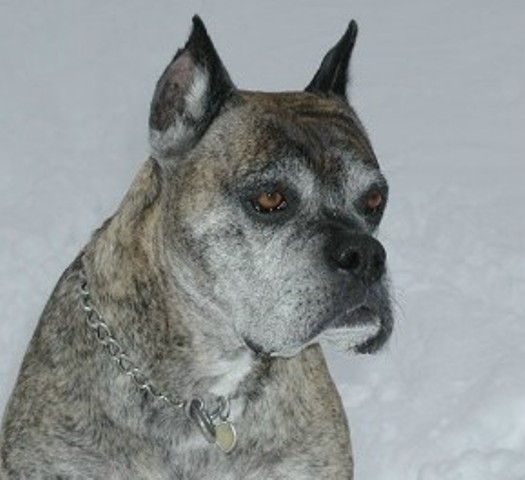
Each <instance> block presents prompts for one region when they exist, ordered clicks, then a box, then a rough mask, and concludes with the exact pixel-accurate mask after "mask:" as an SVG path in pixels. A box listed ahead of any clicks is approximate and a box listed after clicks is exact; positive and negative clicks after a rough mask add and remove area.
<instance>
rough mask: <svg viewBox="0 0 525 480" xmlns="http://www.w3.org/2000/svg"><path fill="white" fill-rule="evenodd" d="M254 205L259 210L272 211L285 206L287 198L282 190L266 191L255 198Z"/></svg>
mask: <svg viewBox="0 0 525 480" xmlns="http://www.w3.org/2000/svg"><path fill="white" fill-rule="evenodd" d="M254 207H255V209H256V210H257V211H259V212H263V213H271V212H274V211H276V210H282V209H283V208H285V207H286V200H285V198H284V195H283V194H281V193H280V192H265V193H262V194H261V195H259V196H258V197H257V198H256V199H255V200H254Z"/></svg>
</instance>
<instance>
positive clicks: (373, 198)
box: [366, 190, 384, 212]
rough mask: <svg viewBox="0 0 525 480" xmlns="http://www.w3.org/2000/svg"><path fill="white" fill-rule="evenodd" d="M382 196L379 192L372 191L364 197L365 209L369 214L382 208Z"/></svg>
mask: <svg viewBox="0 0 525 480" xmlns="http://www.w3.org/2000/svg"><path fill="white" fill-rule="evenodd" d="M383 201H384V200H383V195H382V193H381V192H380V191H379V190H373V191H371V192H370V193H369V194H368V195H367V196H366V208H367V210H368V211H370V212H375V211H376V210H379V208H381V207H382V206H383Z"/></svg>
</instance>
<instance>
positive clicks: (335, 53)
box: [305, 20, 357, 101]
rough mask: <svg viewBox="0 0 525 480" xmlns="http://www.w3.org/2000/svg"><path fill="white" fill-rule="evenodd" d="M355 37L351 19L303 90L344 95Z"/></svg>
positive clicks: (355, 24) (354, 26) (355, 30)
mask: <svg viewBox="0 0 525 480" xmlns="http://www.w3.org/2000/svg"><path fill="white" fill-rule="evenodd" d="M356 37H357V23H356V21H355V20H352V21H351V22H350V24H349V25H348V28H347V29H346V32H345V34H344V35H343V36H342V37H341V40H339V42H337V43H336V44H335V46H334V47H333V48H332V49H331V50H330V51H329V52H328V53H327V54H326V55H325V57H324V58H323V61H322V62H321V66H320V67H319V70H317V73H316V74H315V76H314V78H313V80H312V81H311V82H310V84H309V85H308V86H307V87H306V89H305V91H306V92H310V93H317V94H322V95H336V96H338V97H341V98H343V99H344V100H345V101H346V100H347V97H346V84H347V83H348V65H349V63H350V57H351V56H352V50H353V49H354V45H355V40H356Z"/></svg>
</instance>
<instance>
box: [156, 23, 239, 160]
mask: <svg viewBox="0 0 525 480" xmlns="http://www.w3.org/2000/svg"><path fill="white" fill-rule="evenodd" d="M234 90H235V86H234V85H233V82H232V81H231V80H230V76H229V75H228V72H227V71H226V69H225V68H224V65H223V64H222V61H221V59H220V57H219V55H218V54H217V51H216V50H215V47H214V46H213V43H212V41H211V39H210V37H209V35H208V33H207V31H206V28H205V26H204V24H203V22H202V20H201V19H200V18H199V17H198V16H195V17H194V18H193V29H192V31H191V34H190V36H189V38H188V41H187V42H186V45H185V46H184V48H183V49H181V50H179V51H178V52H177V53H176V55H175V57H174V58H173V60H172V61H171V62H170V64H169V65H168V66H167V67H166V69H165V70H164V73H163V74H162V75H161V77H160V78H159V80H158V82H157V86H156V88H155V92H154V94H153V99H152V102H151V109H150V118H149V128H150V144H151V147H152V156H154V157H156V158H169V157H172V156H175V155H177V154H178V153H180V152H182V151H184V150H187V149H188V148H191V147H192V146H193V145H194V144H195V143H196V142H198V140H199V139H200V138H201V136H202V135H203V134H204V132H205V131H206V129H207V128H208V126H209V125H210V123H211V122H212V121H213V119H214V118H215V117H216V116H217V114H218V113H219V110H220V108H221V107H222V105H223V104H224V102H225V101H226V99H227V98H228V96H229V95H231V93H232V92H233V91H234Z"/></svg>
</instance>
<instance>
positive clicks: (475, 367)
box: [0, 0, 525, 480]
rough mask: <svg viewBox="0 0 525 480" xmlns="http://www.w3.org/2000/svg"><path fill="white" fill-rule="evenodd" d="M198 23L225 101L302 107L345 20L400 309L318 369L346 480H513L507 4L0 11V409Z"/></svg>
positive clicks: (517, 193) (515, 364)
mask: <svg viewBox="0 0 525 480" xmlns="http://www.w3.org/2000/svg"><path fill="white" fill-rule="evenodd" d="M196 12H198V13H200V14H201V15H202V17H203V19H204V20H205V22H206V24H207V27H208V30H209V31H210V33H211V36H212V38H213V40H214V42H215V44H216V46H217V48H218V50H219V53H220V54H221V56H222V58H223V60H224V63H225V64H226V66H227V68H228V69H229V71H230V73H231V75H232V78H233V79H234V81H235V82H236V83H237V85H238V86H241V87H243V88H249V89H262V90H291V89H302V88H303V87H304V86H305V85H306V84H307V83H308V81H309V80H310V78H311V76H312V75H313V73H314V72H315V70H316V68H317V66H318V64H319V62H320V60H321V58H322V56H323V55H324V53H325V52H326V51H327V49H328V48H329V47H330V46H331V45H332V44H333V43H334V42H335V41H336V40H337V39H338V38H339V37H340V35H341V34H342V33H343V31H344V29H345V28H346V25H347V22H348V21H349V20H350V18H352V17H355V18H356V19H357V20H358V22H359V25H360V34H359V37H358V44H357V47H356V50H355V52H354V57H353V63H352V79H353V80H352V88H351V98H352V102H353V104H354V105H355V106H356V108H357V110H358V112H360V113H361V117H362V119H363V121H364V123H365V125H366V126H367V128H368V130H369V133H370V136H371V138H372V141H373V143H374V146H375V149H376V152H377V154H378V157H379V159H380V162H381V164H382V167H383V170H384V171H385V172H386V174H387V176H388V178H389V180H390V184H391V196H390V205H389V208H388V211H387V214H386V216H385V219H384V224H383V227H382V229H381V235H380V236H381V239H382V240H383V242H384V243H385V245H386V246H387V249H388V253H389V261H390V270H391V274H392V278H393V281H394V286H395V293H396V305H397V325H396V331H395V334H394V336H393V339H392V341H391V343H390V344H389V346H388V348H387V349H386V350H385V351H384V352H383V353H381V354H380V355H378V356H375V357H371V356H364V357H352V358H347V357H343V356H340V355H339V354H334V353H333V352H329V357H330V363H331V366H332V371H333V374H334V376H335V378H336V381H337V384H338V386H339V389H340V392H341V394H342V396H343V400H344V403H345V406H346V409H347V413H348V416H349V418H350V421H351V425H352V430H353V441H354V450H355V459H356V478H357V480H525V255H524V254H525V213H524V210H525V186H524V184H525V155H524V154H525V100H524V99H525V94H524V88H525V2H522V1H520V0H515V1H511V0H505V1H480V0H478V1H473V0H471V1H457V0H440V1H433V2H431V1H418V2H416V1H407V0H402V1H400V0H398V1H395V2H386V1H383V2H379V1H367V2H364V1H357V0H356V1H349V0H338V1H334V0H331V1H323V2H320V1H314V0H303V1H299V0H297V1H283V0H280V1H278V0H265V1H259V2H255V1H244V0H231V1H220V2H219V1H212V0H201V1H195V2H190V1H184V2H182V1H176V0H170V1H168V0H162V1H159V0H157V1H155V2H146V1H144V0H118V1H117V0H112V1H110V2H93V1H89V0H53V1H48V2H43V1H41V0H23V1H18V0H0V165H1V175H0V215H1V223H0V287H1V288H0V411H1V410H3V405H4V404H5V402H6V401H7V397H8V395H9V392H10V390H11V388H12V386H13V383H14V381H15V376H16V373H17V371H18V368H19V364H20V362H21V359H22V356H23V353H24V351H25V348H26V345H27V343H28V341H29V339H30V336H31V334H32V331H33V329H34V327H35V325H36V322H37V319H38V316H39V314H40V311H41V309H42V307H43V305H44V303H45V301H46V300H47V297H48V295H49V293H50V292H51V289H52V287H53V286H54V284H55V282H56V280H57V279H58V277H59V275H60V273H61V272H62V270H63V269H64V268H65V267H66V266H67V265H68V263H69V262H70V261H71V260H72V258H73V257H74V255H75V254H76V253H77V251H78V250H79V249H80V247H81V246H82V245H83V244H84V243H85V242H86V241H87V239H88V238H89V235H90V233H91V232H92V231H93V230H94V229H95V228H96V227H97V226H99V224H100V223H101V222H102V220H103V219H104V218H105V217H107V216H108V215H110V214H111V213H112V211H113V210H114V208H115V207H116V205H117V203H118V201H119V200H120V199H121V197H122V196H123V194H124V192H125V190H126V188H127V186H128V185H129V183H130V181H131V179H132V177H133V175H134V173H135V172H136V170H137V169H138V167H139V165H140V163H141V162H142V161H143V160H144V158H145V156H146V154H147V142H146V124H147V115H148V108H149V101H150V97H151V94H152V91H153V86H154V83H155V81H156V79H157V77H158V76H159V75H160V73H161V71H162V69H163V68H164V66H165V64H166V63H167V61H168V60H169V59H170V58H171V56H172V54H173V53H174V51H175V49H176V48H178V47H179V46H182V45H183V44H184V42H185V40H186V36H187V34H188V32H189V28H190V20H191V16H192V15H193V14H194V13H196Z"/></svg>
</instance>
